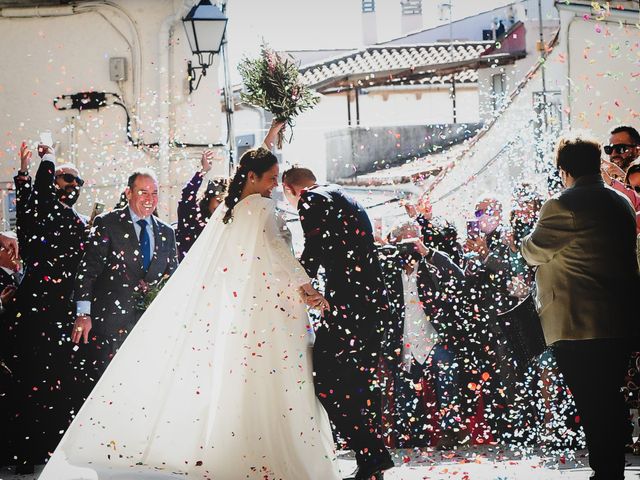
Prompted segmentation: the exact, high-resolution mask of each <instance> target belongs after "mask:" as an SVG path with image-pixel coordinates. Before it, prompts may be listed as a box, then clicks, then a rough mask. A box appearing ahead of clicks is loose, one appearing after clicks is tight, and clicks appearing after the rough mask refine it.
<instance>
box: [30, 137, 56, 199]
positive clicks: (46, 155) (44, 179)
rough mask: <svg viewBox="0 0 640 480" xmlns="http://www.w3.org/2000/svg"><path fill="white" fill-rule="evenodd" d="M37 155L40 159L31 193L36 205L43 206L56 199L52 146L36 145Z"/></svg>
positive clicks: (54, 163) (54, 159) (54, 162)
mask: <svg viewBox="0 0 640 480" xmlns="http://www.w3.org/2000/svg"><path fill="white" fill-rule="evenodd" d="M38 155H39V156H40V158H41V159H42V160H41V161H40V165H38V170H37V171H36V178H35V180H34V182H33V195H34V200H35V201H36V202H37V207H36V208H38V209H40V208H41V207H43V206H44V207H45V208H46V206H48V205H52V204H53V203H54V202H55V201H56V190H55V186H54V184H55V173H56V157H55V151H54V150H53V148H51V147H48V146H46V145H38Z"/></svg>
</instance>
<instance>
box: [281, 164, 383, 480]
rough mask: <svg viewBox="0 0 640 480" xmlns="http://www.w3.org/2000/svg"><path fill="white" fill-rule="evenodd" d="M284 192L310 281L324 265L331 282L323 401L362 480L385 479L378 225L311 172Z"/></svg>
mask: <svg viewBox="0 0 640 480" xmlns="http://www.w3.org/2000/svg"><path fill="white" fill-rule="evenodd" d="M282 184H283V189H284V192H285V196H286V197H287V199H288V200H289V202H290V203H291V204H292V205H293V206H295V207H296V208H297V209H298V212H299V214H300V222H301V223H302V229H303V231H304V236H305V248H304V252H303V253H302V257H301V263H302V265H303V266H304V267H305V269H306V271H307V273H308V275H309V276H310V277H315V276H316V274H317V273H318V268H319V267H320V265H322V266H323V267H324V270H325V274H326V288H325V297H326V298H327V300H328V301H329V303H330V305H331V312H330V313H329V314H325V316H324V318H323V320H322V322H321V324H320V326H319V327H318V329H317V331H316V341H315V344H314V349H313V363H314V370H315V387H316V394H317V395H318V397H319V399H320V401H321V402H322V404H323V405H324V407H325V409H326V410H327V413H328V414H329V418H330V419H331V421H332V422H333V424H334V425H335V426H336V429H337V431H338V433H339V434H340V436H341V437H342V438H343V439H344V440H345V441H346V442H347V445H348V446H349V448H351V449H353V450H354V451H355V453H356V460H357V463H358V472H357V473H356V476H355V478H356V479H357V480H360V479H370V478H372V476H375V477H376V478H381V476H382V472H383V471H384V470H386V469H389V468H391V467H392V466H393V461H392V460H391V457H390V455H389V452H388V451H387V449H386V448H385V446H384V443H383V440H382V435H381V431H380V430H381V428H380V413H381V412H380V409H379V408H377V406H378V403H379V402H378V399H377V398H376V397H379V394H378V393H376V392H375V389H373V386H374V385H373V380H374V372H375V370H376V368H377V365H378V360H379V358H380V349H381V340H382V325H383V322H384V321H385V318H387V317H388V315H389V312H388V308H389V306H388V301H387V298H386V292H385V289H384V283H383V279H382V271H381V269H380V264H379V261H378V257H377V253H376V248H375V246H374V243H373V229H372V227H371V222H370V221H369V217H368V216H367V214H366V212H365V210H364V208H363V207H362V206H361V205H360V204H359V203H358V202H356V201H355V200H354V199H352V198H350V197H348V196H347V195H345V194H344V192H343V191H342V190H341V189H340V188H339V187H338V186H336V185H323V186H321V185H317V184H316V178H315V176H314V175H313V173H312V172H311V171H310V170H308V169H304V168H292V169H290V170H287V171H286V172H285V173H284V174H283V175H282Z"/></svg>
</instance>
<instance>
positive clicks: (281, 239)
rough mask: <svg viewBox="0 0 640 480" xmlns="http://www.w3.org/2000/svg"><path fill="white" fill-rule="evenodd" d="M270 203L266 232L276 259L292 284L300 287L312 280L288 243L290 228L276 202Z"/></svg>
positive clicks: (267, 210) (267, 212)
mask: <svg viewBox="0 0 640 480" xmlns="http://www.w3.org/2000/svg"><path fill="white" fill-rule="evenodd" d="M270 203H271V205H270V207H269V208H267V209H266V221H265V234H266V237H267V242H268V243H269V246H270V247H271V251H272V253H273V257H274V261H275V262H277V263H278V264H279V265H280V267H282V269H283V270H284V271H285V272H287V273H288V274H289V281H290V282H291V284H292V285H295V286H296V287H299V286H301V285H304V284H306V283H309V282H311V279H310V278H309V276H308V275H307V274H306V272H305V270H304V268H303V267H302V265H300V262H298V260H297V259H296V257H295V256H294V255H293V252H292V250H291V246H290V244H289V243H288V240H289V239H290V237H291V233H290V232H289V229H288V228H287V226H286V224H285V223H284V221H282V219H281V218H280V217H279V216H278V215H277V214H276V211H275V203H273V202H270Z"/></svg>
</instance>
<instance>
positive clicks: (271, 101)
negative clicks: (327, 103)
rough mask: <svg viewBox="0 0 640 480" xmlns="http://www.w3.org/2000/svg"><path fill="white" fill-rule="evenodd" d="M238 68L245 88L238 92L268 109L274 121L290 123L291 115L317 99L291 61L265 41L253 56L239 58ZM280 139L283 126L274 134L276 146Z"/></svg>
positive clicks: (253, 103) (257, 105)
mask: <svg viewBox="0 0 640 480" xmlns="http://www.w3.org/2000/svg"><path fill="white" fill-rule="evenodd" d="M238 71H239V72H240V75H242V80H243V82H244V86H245V88H246V92H243V93H241V95H240V96H241V98H242V100H243V101H244V102H247V103H249V104H251V105H253V106H254V107H258V108H264V109H265V110H267V111H269V112H271V113H272V114H273V116H274V118H275V120H276V121H278V122H285V124H286V125H288V126H289V127H293V118H294V117H295V116H297V115H299V114H301V113H302V112H304V111H305V110H308V109H310V108H312V107H313V106H314V105H315V104H316V103H318V101H319V97H318V96H317V95H316V94H315V92H313V91H312V90H310V89H309V88H308V87H307V86H306V85H305V84H304V83H303V82H302V77H301V75H300V72H299V71H298V67H297V66H296V65H295V64H294V63H293V61H291V60H289V59H286V58H283V57H282V56H281V55H279V54H278V53H277V52H276V51H274V50H272V49H270V48H269V47H268V46H267V45H266V44H263V45H262V48H261V52H260V56H259V57H258V58H257V59H255V60H250V59H248V58H245V59H244V60H242V61H241V62H240V65H238ZM286 125H285V126H286ZM292 137H293V135H292ZM283 139H284V128H283V129H281V130H280V133H279V135H278V148H281V147H282V141H283ZM290 141H291V137H290V138H289V142H290Z"/></svg>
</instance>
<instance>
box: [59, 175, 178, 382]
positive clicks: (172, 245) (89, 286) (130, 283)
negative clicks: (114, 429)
mask: <svg viewBox="0 0 640 480" xmlns="http://www.w3.org/2000/svg"><path fill="white" fill-rule="evenodd" d="M127 185H128V186H127V189H126V192H125V193H126V196H127V201H128V206H127V207H124V208H121V209H116V210H112V211H111V212H108V213H104V214H102V215H99V216H97V217H96V218H95V221H94V224H93V227H92V229H91V234H90V237H89V240H88V241H87V247H86V249H85V253H84V256H83V257H82V262H81V263H80V268H79V270H78V275H77V277H76V283H75V300H76V304H77V318H76V321H75V324H74V326H73V332H72V341H73V342H74V343H80V342H81V341H83V342H84V343H85V344H87V343H88V344H89V345H88V348H87V350H88V353H87V355H88V357H89V359H90V360H91V363H92V364H93V365H95V372H94V374H95V376H94V377H93V378H92V380H93V381H97V380H98V378H99V377H100V375H102V372H103V371H104V370H105V369H106V367H107V365H108V364H109V362H110V360H111V358H112V357H113V355H115V353H116V351H117V350H118V348H119V347H120V346H121V345H122V343H123V342H124V340H125V338H126V337H127V335H128V334H129V332H130V331H131V329H132V328H133V327H134V326H135V324H136V323H137V321H138V319H139V318H140V316H141V315H142V313H143V311H142V309H141V308H140V307H138V306H137V305H138V304H139V302H138V301H136V295H137V296H141V295H142V294H143V292H144V291H145V290H146V289H148V288H154V285H155V284H157V282H159V281H161V280H162V279H163V277H165V276H169V275H171V273H173V271H174V270H175V268H176V266H177V259H176V241H175V235H174V232H173V229H172V228H171V227H170V226H169V225H167V224H166V223H164V222H162V221H161V220H160V219H158V218H156V217H154V216H153V211H154V210H155V209H156V206H157V205H158V181H157V180H156V177H155V174H154V172H153V171H152V170H149V169H140V170H137V171H135V172H134V173H133V174H132V175H131V176H130V177H129V181H128V184H127ZM136 292H139V293H136Z"/></svg>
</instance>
